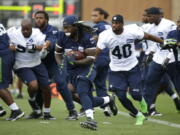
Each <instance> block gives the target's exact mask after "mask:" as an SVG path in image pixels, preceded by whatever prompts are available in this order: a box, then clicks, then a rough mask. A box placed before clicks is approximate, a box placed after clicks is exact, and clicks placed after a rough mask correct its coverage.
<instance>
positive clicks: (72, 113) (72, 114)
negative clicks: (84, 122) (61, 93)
mask: <svg viewBox="0 0 180 135" xmlns="http://www.w3.org/2000/svg"><path fill="white" fill-rule="evenodd" d="M66 120H78V114H77V111H76V110H71V111H69V116H68V117H67V118H66Z"/></svg>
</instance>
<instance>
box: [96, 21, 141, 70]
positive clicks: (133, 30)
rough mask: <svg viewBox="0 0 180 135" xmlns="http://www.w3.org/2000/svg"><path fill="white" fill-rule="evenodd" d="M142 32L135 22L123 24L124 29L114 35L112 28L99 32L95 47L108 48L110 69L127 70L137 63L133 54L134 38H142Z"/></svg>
mask: <svg viewBox="0 0 180 135" xmlns="http://www.w3.org/2000/svg"><path fill="white" fill-rule="evenodd" d="M143 37H144V32H143V30H142V28H141V27H139V26H137V25H136V24H132V25H126V26H124V31H123V33H122V34H120V35H116V34H115V33H114V32H113V31H112V29H108V30H105V31H103V32H102V33H100V35H99V39H98V43H97V47H98V48H100V49H104V48H106V47H107V48H109V50H110V59H111V61H110V64H109V66H110V69H111V70H112V71H129V70H131V69H132V68H133V67H135V66H136V65H137V64H138V60H137V58H136V55H135V46H134V40H135V39H143Z"/></svg>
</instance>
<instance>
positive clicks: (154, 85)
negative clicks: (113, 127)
mask: <svg viewBox="0 0 180 135" xmlns="http://www.w3.org/2000/svg"><path fill="white" fill-rule="evenodd" d="M163 74H164V71H163V70H162V66H161V65H159V64H157V63H155V62H151V63H150V65H149V69H148V73H147V76H146V82H145V88H144V98H145V100H146V102H147V104H148V109H149V113H152V112H153V109H151V108H153V104H154V99H155V97H156V93H157V90H158V88H159V86H160V81H159V80H161V78H162V76H163Z"/></svg>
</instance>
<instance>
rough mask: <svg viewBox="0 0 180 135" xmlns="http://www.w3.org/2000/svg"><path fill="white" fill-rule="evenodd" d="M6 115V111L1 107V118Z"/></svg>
mask: <svg viewBox="0 0 180 135" xmlns="http://www.w3.org/2000/svg"><path fill="white" fill-rule="evenodd" d="M4 115H6V111H5V110H4V109H3V108H2V107H1V106H0V117H3V116H4Z"/></svg>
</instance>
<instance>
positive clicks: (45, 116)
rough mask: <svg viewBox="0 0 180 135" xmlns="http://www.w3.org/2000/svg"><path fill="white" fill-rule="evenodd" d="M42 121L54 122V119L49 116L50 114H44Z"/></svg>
mask: <svg viewBox="0 0 180 135" xmlns="http://www.w3.org/2000/svg"><path fill="white" fill-rule="evenodd" d="M43 119H44V120H56V118H55V117H53V116H51V114H50V113H44V116H43Z"/></svg>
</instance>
